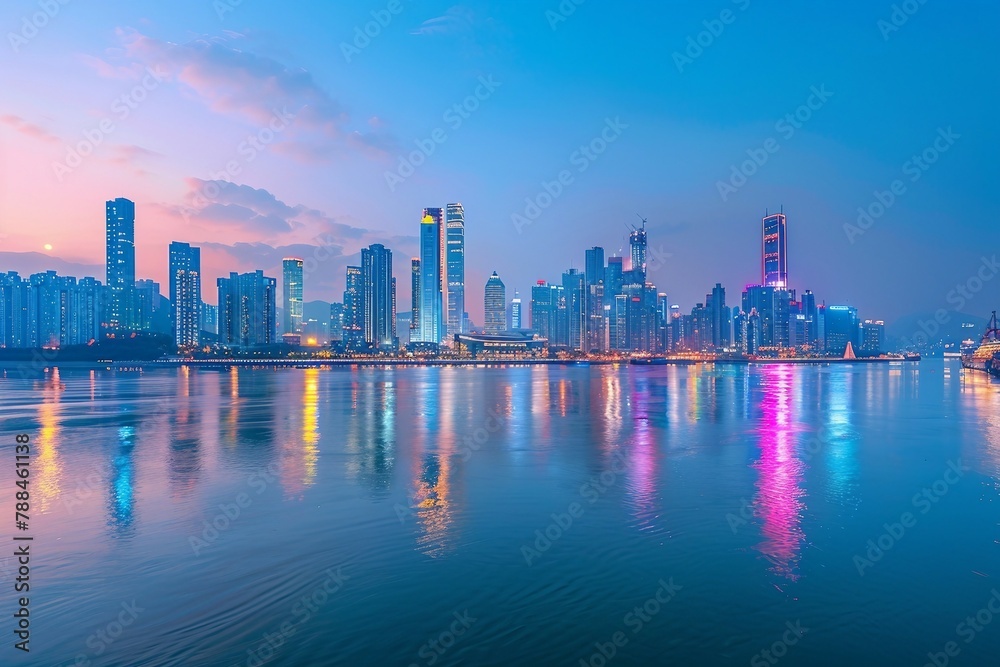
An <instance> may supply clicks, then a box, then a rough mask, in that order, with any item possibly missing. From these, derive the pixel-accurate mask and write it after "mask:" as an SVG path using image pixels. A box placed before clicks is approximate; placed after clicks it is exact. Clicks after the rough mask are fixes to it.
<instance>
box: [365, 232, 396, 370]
mask: <svg viewBox="0 0 1000 667" xmlns="http://www.w3.org/2000/svg"><path fill="white" fill-rule="evenodd" d="M361 284H362V294H363V297H362V304H363V305H362V307H361V310H362V313H363V322H364V331H365V342H366V343H368V344H369V345H371V346H372V347H374V348H376V349H380V350H388V349H392V348H394V347H396V316H395V314H394V312H393V311H394V301H395V289H394V284H393V278H392V251H391V250H389V249H388V248H386V247H385V246H384V245H382V244H381V243H375V244H373V245H371V246H369V247H368V248H364V249H362V251H361Z"/></svg>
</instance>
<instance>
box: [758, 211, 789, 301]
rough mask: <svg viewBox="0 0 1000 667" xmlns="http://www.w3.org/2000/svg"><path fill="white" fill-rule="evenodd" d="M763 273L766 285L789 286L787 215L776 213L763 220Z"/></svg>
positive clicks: (782, 287) (784, 287) (783, 287)
mask: <svg viewBox="0 0 1000 667" xmlns="http://www.w3.org/2000/svg"><path fill="white" fill-rule="evenodd" d="M763 232H764V234H763V257H762V268H761V270H762V273H763V283H762V284H763V285H764V286H765V287H778V288H781V289H786V288H787V287H788V237H787V235H786V233H785V232H786V228H785V215H784V214H783V213H776V214H774V215H768V216H766V217H765V218H764V220H763Z"/></svg>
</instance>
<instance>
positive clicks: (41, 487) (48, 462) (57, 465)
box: [31, 368, 63, 513]
mask: <svg viewBox="0 0 1000 667" xmlns="http://www.w3.org/2000/svg"><path fill="white" fill-rule="evenodd" d="M62 390H63V388H62V383H61V381H60V379H59V369H58V368H54V369H52V373H51V374H50V375H49V377H48V378H46V380H45V384H44V386H43V388H42V402H41V403H39V405H38V423H39V430H38V439H37V440H36V441H35V450H36V451H37V452H38V455H37V458H36V459H35V466H36V469H37V470H38V474H37V476H36V475H32V481H33V482H34V484H35V487H34V488H35V493H32V495H31V497H32V499H35V498H36V497H37V498H38V501H37V502H38V509H39V510H40V511H41V512H43V513H44V512H45V511H46V510H48V509H49V507H50V506H51V504H52V502H53V501H55V500H56V499H58V497H59V491H60V483H61V481H62V463H61V461H60V460H59V431H60V429H59V412H60V410H61V406H60V405H59V395H60V394H61V393H62ZM36 493H37V496H36ZM32 504H34V503H32Z"/></svg>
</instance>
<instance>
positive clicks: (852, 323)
mask: <svg viewBox="0 0 1000 667" xmlns="http://www.w3.org/2000/svg"><path fill="white" fill-rule="evenodd" d="M825 320H826V321H825V328H826V352H827V354H832V355H836V356H838V357H839V356H842V355H843V354H844V351H845V350H846V349H847V344H848V343H850V344H851V345H852V346H853V347H854V349H855V350H857V349H858V334H859V329H858V310H857V308H852V307H850V306H827V308H826V315H825Z"/></svg>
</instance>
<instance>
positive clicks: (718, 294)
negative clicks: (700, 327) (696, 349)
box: [709, 283, 730, 350]
mask: <svg viewBox="0 0 1000 667" xmlns="http://www.w3.org/2000/svg"><path fill="white" fill-rule="evenodd" d="M709 306H710V309H711V318H712V323H711V329H712V341H711V343H712V347H713V348H714V349H716V350H721V349H723V348H726V347H729V329H730V324H729V308H728V307H726V288H725V287H723V286H722V284H721V283H715V287H713V288H712V294H711V295H710V297H709Z"/></svg>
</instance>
